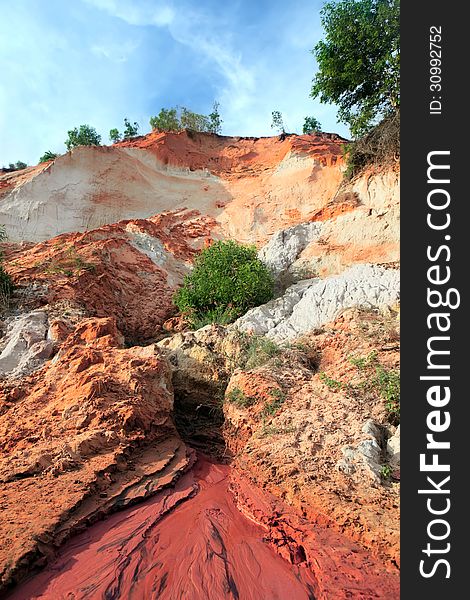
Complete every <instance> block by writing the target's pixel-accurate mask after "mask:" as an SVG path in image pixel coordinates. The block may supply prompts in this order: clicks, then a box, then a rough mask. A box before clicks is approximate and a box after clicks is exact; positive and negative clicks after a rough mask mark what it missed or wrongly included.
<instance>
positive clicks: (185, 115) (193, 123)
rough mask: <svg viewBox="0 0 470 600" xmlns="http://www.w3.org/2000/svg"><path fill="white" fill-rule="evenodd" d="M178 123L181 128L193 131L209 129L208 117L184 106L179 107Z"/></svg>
mask: <svg viewBox="0 0 470 600" xmlns="http://www.w3.org/2000/svg"><path fill="white" fill-rule="evenodd" d="M180 123H181V127H182V128H183V129H192V130H193V131H209V130H210V120H209V117H206V115H201V114H199V113H195V112H193V111H192V110H189V109H188V108H185V107H184V106H183V107H182V108H181V116H180Z"/></svg>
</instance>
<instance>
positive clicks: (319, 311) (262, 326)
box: [236, 264, 400, 341]
mask: <svg viewBox="0 0 470 600" xmlns="http://www.w3.org/2000/svg"><path fill="white" fill-rule="evenodd" d="M399 291H400V278H399V272H398V270H396V269H387V268H384V267H382V266H379V265H370V264H361V265H354V266H353V267H350V268H349V269H347V270H346V271H344V272H343V273H341V274H340V275H336V276H331V277H327V278H325V279H318V278H313V279H310V280H305V281H301V282H299V283H296V284H294V285H292V286H291V287H289V288H288V289H287V290H286V291H285V293H284V294H283V295H282V296H281V297H279V298H276V299H275V300H271V301H270V302H268V303H267V304H264V305H262V306H259V307H256V308H253V309H251V310H249V311H248V312H247V313H246V314H245V315H244V316H243V317H241V318H240V319H238V321H237V323H236V326H237V327H238V328H239V329H241V330H243V331H249V332H252V333H255V334H258V335H266V336H267V337H269V338H272V339H274V340H276V341H286V340H291V339H294V338H296V337H299V336H300V335H302V334H304V333H307V332H309V331H312V330H313V329H317V328H319V327H321V326H322V325H324V324H325V323H328V322H329V321H332V320H333V319H334V318H335V317H336V316H338V315H339V313H340V312H342V311H343V310H344V309H346V308H353V307H355V306H360V307H363V308H383V307H387V306H390V305H393V304H396V303H397V301H398V299H399Z"/></svg>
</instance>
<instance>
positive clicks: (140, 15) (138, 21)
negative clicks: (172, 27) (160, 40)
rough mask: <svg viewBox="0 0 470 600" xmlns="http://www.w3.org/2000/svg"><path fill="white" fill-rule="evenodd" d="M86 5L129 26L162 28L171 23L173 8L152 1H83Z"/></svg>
mask: <svg viewBox="0 0 470 600" xmlns="http://www.w3.org/2000/svg"><path fill="white" fill-rule="evenodd" d="M84 2H86V3H87V4H90V5H92V6H94V7H95V8H99V9H101V10H105V11H106V12H107V13H108V14H110V15H111V16H113V17H117V18H119V19H122V20H123V21H125V22H126V23H128V24H129V25H156V26H158V27H163V26H165V25H169V24H170V23H172V21H173V18H174V14H175V13H174V10H173V8H172V7H171V6H170V5H168V4H165V3H160V2H157V3H155V2H153V1H152V0H150V1H149V0H84Z"/></svg>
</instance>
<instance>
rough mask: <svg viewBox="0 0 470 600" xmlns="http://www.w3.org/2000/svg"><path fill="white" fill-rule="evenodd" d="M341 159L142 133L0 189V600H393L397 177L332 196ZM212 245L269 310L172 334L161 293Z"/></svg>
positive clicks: (177, 321)
mask: <svg viewBox="0 0 470 600" xmlns="http://www.w3.org/2000/svg"><path fill="white" fill-rule="evenodd" d="M342 143H344V140H342V139H341V138H339V137H338V136H335V135H333V134H321V135H311V136H308V135H303V136H296V135H287V136H286V137H285V138H284V139H280V138H278V137H273V138H237V137H223V136H216V135H209V134H196V133H194V132H181V133H178V134H162V133H155V132H154V133H152V134H149V135H147V136H142V137H138V138H135V139H133V140H131V141H127V142H121V143H118V144H115V145H114V146H111V147H89V148H85V147H82V148H77V149H75V150H74V151H72V152H71V153H67V154H65V155H63V156H61V157H58V158H57V159H55V160H54V161H51V162H49V163H44V164H41V165H38V166H36V167H28V168H27V169H24V170H22V171H16V172H11V173H4V174H1V175H0V222H1V223H2V224H4V226H5V230H6V233H7V234H8V239H7V241H6V242H3V243H2V244H0V246H1V248H0V251H1V252H2V256H3V261H4V262H3V265H4V268H5V269H6V270H7V271H8V273H9V274H10V275H11V277H12V279H13V282H14V284H15V290H14V294H13V297H12V298H11V300H10V302H9V303H8V304H0V508H1V510H0V535H1V537H2V540H3V541H4V543H3V544H2V547H1V550H0V577H1V579H0V593H3V592H5V590H7V588H9V586H14V585H15V584H18V585H20V584H21V582H22V581H23V580H24V579H25V577H26V576H27V575H28V574H32V573H34V572H36V571H39V570H41V569H43V571H42V573H40V574H39V575H38V576H37V578H34V579H32V580H31V582H30V583H26V584H25V586H26V587H16V588H15V587H14V588H13V590H12V594H13V595H12V597H13V598H15V597H17V598H25V597H31V598H33V597H43V598H46V599H47V598H50V599H52V598H57V597H58V595H60V594H62V593H63V590H65V591H66V592H67V593H69V592H70V593H71V594H72V593H73V594H75V596H74V597H77V598H82V597H83V598H85V597H87V594H88V593H89V589H90V587H89V586H92V587H93V589H95V586H96V589H99V590H100V593H101V592H102V594H103V595H104V596H106V597H128V596H129V597H130V595H131V594H132V593H134V592H135V591H136V590H137V587H138V590H137V592H136V593H140V594H141V595H145V596H146V597H147V596H148V597H152V595H155V594H157V593H158V594H159V597H161V598H166V597H168V598H172V597H175V593H176V595H178V594H179V595H181V596H182V597H183V596H184V597H186V596H187V597H191V594H199V595H200V597H211V596H210V592H211V590H212V591H214V593H219V592H220V594H226V593H228V592H227V590H230V593H231V594H232V597H237V596H236V593H239V595H240V597H245V596H246V597H248V595H249V593H250V590H252V589H253V587H254V586H256V585H258V584H259V578H260V577H263V585H264V586H265V587H266V589H268V590H269V594H271V595H270V597H273V598H285V597H286V590H285V589H284V588H282V585H281V584H279V585H281V587H276V586H278V583H276V582H275V579H276V577H278V576H277V575H276V576H275V575H274V574H275V573H280V572H282V573H284V575H285V578H284V580H285V581H290V582H291V583H292V586H294V587H292V586H291V587H290V588H289V594H290V595H292V597H293V598H312V597H315V598H318V599H321V600H327V599H328V600H330V599H331V598H338V599H339V600H341V599H342V598H354V599H357V600H359V599H360V600H366V599H367V600H368V599H371V598H384V599H392V598H398V568H397V567H398V565H399V478H400V442H399V440H400V427H399V419H398V416H397V413H396V411H395V408H396V407H395V405H394V404H393V402H394V400H393V402H392V401H391V400H390V397H386V395H384V387H383V386H382V387H380V386H381V383H380V381H382V383H383V381H385V382H389V383H390V382H392V383H393V382H395V381H396V377H397V373H398V366H399V274H398V261H399V221H398V217H399V172H398V171H397V170H396V169H395V168H387V169H379V168H376V169H374V170H372V169H371V170H369V171H366V172H364V173H363V174H362V175H360V176H359V177H357V178H356V179H354V180H352V181H349V182H344V181H343V171H344V168H345V167H344V164H343V161H342ZM226 238H230V239H235V240H237V241H240V242H244V243H253V244H255V245H256V246H257V248H258V252H259V256H260V258H261V260H263V261H264V262H265V263H266V265H267V266H268V268H269V269H270V270H271V272H272V273H273V275H274V276H275V279H276V296H275V298H274V299H273V300H272V301H270V302H268V303H267V304H265V305H263V306H259V307H256V308H254V309H252V310H250V311H248V313H246V314H245V315H244V316H243V317H241V318H240V319H239V320H238V321H236V322H235V323H233V324H231V325H229V326H221V325H209V326H206V327H203V328H201V329H199V330H197V331H190V330H189V327H188V323H187V322H186V320H185V318H184V315H179V314H177V311H176V308H175V306H174V305H173V302H172V297H173V294H174V292H175V290H176V289H177V288H178V286H180V285H181V283H182V282H183V279H184V277H185V275H186V274H187V273H189V272H190V270H191V268H192V263H193V260H194V257H195V256H196V254H197V253H198V252H199V251H200V250H201V249H202V248H204V247H207V246H208V245H210V244H211V243H213V241H214V240H218V239H226ZM379 376H380V377H381V378H382V379H380V381H379ZM391 407H392V408H391ZM392 409H393V410H392ZM207 454H209V455H210V458H208V457H207ZM134 505H135V506H134ZM121 510H122V511H123V512H118V513H117V514H116V515H112V516H110V517H109V516H108V515H111V513H114V512H117V511H121ZM163 516H165V519H163ZM103 519H104V520H103ZM182 531H185V532H186V533H185V535H184V536H183V535H181V532H182ZM75 534H77V535H76V536H75ZM207 548H209V549H210V556H212V557H213V560H212V562H210V561H209V562H210V564H209V562H208V559H207V556H206V554H204V552H206V549H207ZM272 550H275V552H276V554H274V553H273V552H272ZM158 557H160V558H161V561H160V562H159V558H158ZM205 557H206V558H205ZM75 560H76V562H74V561H75ZM72 562H73V563H74V565H72ZM97 565H98V567H100V568H101V569H102V570H99V568H98V569H96V568H95V567H96V566H97ZM168 565H170V567H168ZM97 573H98V574H99V575H100V577H99V581H98V579H97V576H96V574H97ZM260 573H261V575H260ZM211 585H212V588H211V587H210V586H211ZM28 586H29V587H28ZM133 586H137V587H133ZM207 586H209V587H207ZM270 586H271V587H270ZM15 590H16V591H15ZM58 590H62V591H58ZM221 590H225V591H223V592H222V591H221ZM234 590H236V593H235V591H234ZM15 594H16V595H15ZM34 594H36V596H35V595H34ZM116 594H117V595H116ZM119 594H121V595H120V596H119ZM243 594H245V596H244V595H243ZM216 597H217V596H216ZM220 597H225V596H223V595H222V596H220ZM228 597H230V596H228Z"/></svg>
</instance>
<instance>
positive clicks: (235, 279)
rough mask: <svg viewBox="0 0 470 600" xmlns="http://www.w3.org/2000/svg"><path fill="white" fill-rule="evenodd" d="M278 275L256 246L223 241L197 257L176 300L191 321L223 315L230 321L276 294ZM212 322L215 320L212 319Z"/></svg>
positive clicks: (175, 297) (206, 249) (176, 303)
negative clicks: (274, 273)
mask: <svg viewBox="0 0 470 600" xmlns="http://www.w3.org/2000/svg"><path fill="white" fill-rule="evenodd" d="M273 292H274V279H273V277H272V275H271V274H270V273H269V271H268V269H267V268H266V267H265V265H264V264H263V263H262V262H261V261H260V260H259V258H258V256H257V253H256V248H255V247H254V246H243V245H242V244H238V243H237V242H234V241H220V242H216V243H214V244H213V245H212V246H210V247H209V248H205V249H204V250H203V251H202V252H201V253H200V254H199V255H198V257H197V258H196V261H195V264H194V269H193V271H192V272H191V273H190V274H189V275H187V276H186V277H185V279H184V282H183V286H182V287H181V288H180V289H179V290H178V291H177V292H176V294H175V296H174V303H175V305H176V306H177V307H178V308H179V310H180V311H181V312H182V313H183V314H185V315H186V316H187V317H188V319H189V321H190V322H191V323H192V324H193V326H194V325H195V324H197V323H198V322H200V320H201V319H208V318H211V317H212V316H220V315H223V316H224V319H225V320H226V321H227V322H229V321H233V320H235V319H236V318H238V317H240V316H241V315H243V314H244V313H245V312H246V311H247V310H249V309H250V308H253V307H254V306H258V305H260V304H264V303H265V302H268V300H270V299H271V298H272V297H273ZM210 322H215V319H214V321H210Z"/></svg>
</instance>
